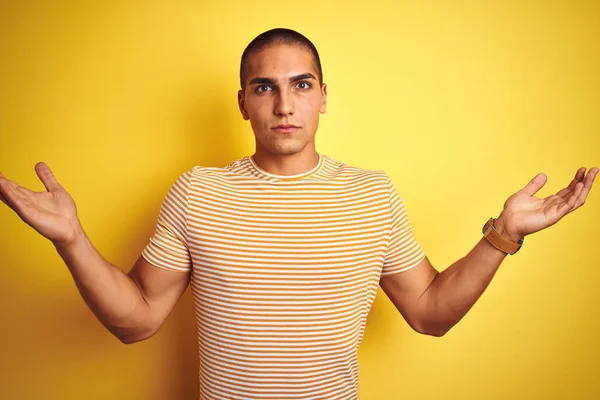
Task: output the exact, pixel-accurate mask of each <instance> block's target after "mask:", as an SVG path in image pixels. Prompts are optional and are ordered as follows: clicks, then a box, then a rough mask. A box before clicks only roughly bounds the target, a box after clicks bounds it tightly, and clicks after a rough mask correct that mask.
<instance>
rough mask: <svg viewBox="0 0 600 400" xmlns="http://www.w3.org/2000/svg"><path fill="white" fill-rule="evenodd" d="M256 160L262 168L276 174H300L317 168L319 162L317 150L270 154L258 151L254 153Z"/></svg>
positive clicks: (253, 156)
mask: <svg viewBox="0 0 600 400" xmlns="http://www.w3.org/2000/svg"><path fill="white" fill-rule="evenodd" d="M252 158H253V159H254V162H255V163H256V165H258V166H259V167H260V168H261V169H263V170H265V171H267V172H268V173H270V174H274V175H284V176H288V175H298V174H303V173H305V172H308V171H310V170H311V169H313V168H315V167H316V166H317V164H318V162H319V153H317V152H316V150H314V149H313V150H311V151H307V152H300V153H296V154H269V153H263V152H258V151H257V152H256V153H254V154H253V155H252Z"/></svg>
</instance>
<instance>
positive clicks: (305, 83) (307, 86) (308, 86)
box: [296, 81, 310, 89]
mask: <svg viewBox="0 0 600 400" xmlns="http://www.w3.org/2000/svg"><path fill="white" fill-rule="evenodd" d="M302 86H303V87H302ZM296 87H298V89H310V83H308V82H306V81H302V82H298V84H297V85H296Z"/></svg>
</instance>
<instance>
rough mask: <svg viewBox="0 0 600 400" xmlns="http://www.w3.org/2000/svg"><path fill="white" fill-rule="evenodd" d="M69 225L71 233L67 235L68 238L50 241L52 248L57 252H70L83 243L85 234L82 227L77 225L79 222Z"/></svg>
mask: <svg viewBox="0 0 600 400" xmlns="http://www.w3.org/2000/svg"><path fill="white" fill-rule="evenodd" d="M71 225H72V233H71V234H69V235H68V237H66V238H64V239H61V240H55V241H52V244H54V247H56V249H57V250H70V249H72V248H75V247H77V246H78V245H79V244H80V243H82V242H84V241H85V232H84V231H83V227H82V226H81V224H80V223H79V220H77V221H74V222H73V223H72V224H71Z"/></svg>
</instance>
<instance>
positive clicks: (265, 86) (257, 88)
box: [255, 85, 273, 93]
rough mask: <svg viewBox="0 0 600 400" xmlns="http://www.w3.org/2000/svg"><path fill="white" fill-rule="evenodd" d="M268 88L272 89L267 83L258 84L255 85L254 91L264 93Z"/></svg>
mask: <svg viewBox="0 0 600 400" xmlns="http://www.w3.org/2000/svg"><path fill="white" fill-rule="evenodd" d="M269 90H273V88H271V86H269V85H259V86H257V87H256V90H255V91H256V93H264V92H267V91H269Z"/></svg>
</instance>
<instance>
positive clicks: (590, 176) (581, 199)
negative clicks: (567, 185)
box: [574, 168, 598, 209]
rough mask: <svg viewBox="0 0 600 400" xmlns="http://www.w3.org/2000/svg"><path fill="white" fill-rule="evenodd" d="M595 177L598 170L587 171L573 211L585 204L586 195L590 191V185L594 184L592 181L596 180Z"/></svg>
mask: <svg viewBox="0 0 600 400" xmlns="http://www.w3.org/2000/svg"><path fill="white" fill-rule="evenodd" d="M596 175H598V168H591V169H590V170H589V171H588V173H587V175H586V177H585V179H584V180H583V187H582V188H581V193H580V194H579V196H578V197H577V201H576V202H575V208H574V209H577V208H579V207H581V206H582V205H583V204H584V203H585V199H586V198H587V195H588V193H589V192H590V190H591V189H592V185H593V184H594V179H596Z"/></svg>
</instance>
